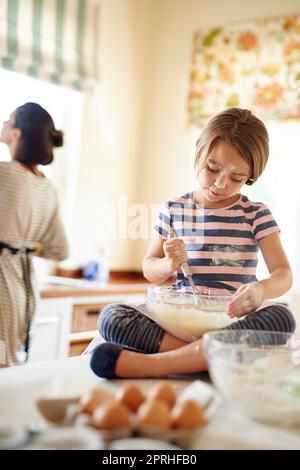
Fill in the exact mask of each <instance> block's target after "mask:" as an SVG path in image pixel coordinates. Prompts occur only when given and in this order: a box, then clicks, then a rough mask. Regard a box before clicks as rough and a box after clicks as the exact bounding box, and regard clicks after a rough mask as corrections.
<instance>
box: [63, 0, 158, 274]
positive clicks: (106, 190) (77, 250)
mask: <svg viewBox="0 0 300 470" xmlns="http://www.w3.org/2000/svg"><path fill="white" fill-rule="evenodd" d="M149 6H151V2H149V0H138V1H135V0H102V1H101V21H100V23H101V24H100V51H99V62H100V74H101V87H100V88H99V89H98V90H97V92H96V93H95V94H94V95H93V96H89V97H87V101H86V109H85V120H84V129H83V145H82V156H81V167H80V179H79V183H78V195H77V211H76V220H75V224H74V234H73V238H72V260H71V263H72V262H73V263H74V264H75V263H76V261H78V262H82V261H86V260H88V259H89V258H90V257H95V255H96V254H97V250H98V248H99V247H100V246H101V245H102V246H103V245H104V247H105V251H106V255H107V258H108V261H109V264H110V266H111V267H112V268H115V269H130V268H131V267H132V260H133V259H134V255H133V252H134V249H135V246H134V242H133V241H130V240H127V239H124V240H114V241H112V242H108V240H107V239H106V238H107V237H106V233H107V227H104V225H103V220H102V217H101V204H103V203H108V204H111V205H112V206H113V207H115V208H117V209H118V202H119V197H123V198H125V197H126V198H127V200H128V204H131V203H132V202H134V201H135V200H136V194H137V185H138V176H137V159H138V157H139V155H138V142H139V133H140V113H141V103H142V101H141V96H142V94H143V86H144V83H145V80H144V79H143V74H144V70H145V62H146V60H147V55H146V54H145V51H147V50H148V47H147V44H146V41H147V37H148V36H147V28H148V27H149V25H150V23H151V15H150V11H149ZM117 230H118V231H119V227H117ZM117 235H118V233H117ZM103 238H104V241H103V240H102V239H103ZM69 262H70V260H69Z"/></svg>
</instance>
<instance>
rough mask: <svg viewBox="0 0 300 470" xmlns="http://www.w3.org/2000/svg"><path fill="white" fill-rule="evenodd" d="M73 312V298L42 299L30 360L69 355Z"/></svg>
mask: <svg viewBox="0 0 300 470" xmlns="http://www.w3.org/2000/svg"><path fill="white" fill-rule="evenodd" d="M71 313H72V299H71V298H68V297H66V298H58V299H55V298H53V299H41V300H40V302H39V303H38V306H37V313H36V317H35V321H34V324H33V330H32V342H31V348H30V354H29V362H39V361H47V360H52V359H61V358H64V357H67V356H68V354H69V347H68V338H69V334H70V327H71Z"/></svg>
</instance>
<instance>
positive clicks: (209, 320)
mask: <svg viewBox="0 0 300 470" xmlns="http://www.w3.org/2000/svg"><path fill="white" fill-rule="evenodd" d="M197 297H198V299H199V302H197V303H196V302H195V296H194V295H193V294H192V293H191V292H189V291H187V290H186V289H180V290H176V289H174V288H170V287H157V286H155V287H151V288H149V289H148V296H147V304H148V307H149V309H150V311H151V313H152V315H153V318H154V319H157V320H158V321H160V322H162V323H163V324H162V326H166V327H170V328H172V329H173V330H176V331H177V332H179V333H180V332H183V333H187V334H189V335H192V337H193V338H194V339H197V338H201V337H202V336H203V334H204V333H206V332H207V331H211V330H217V329H220V328H224V327H225V326H227V325H230V324H231V323H232V322H233V321H235V320H233V319H232V318H230V317H229V315H228V314H227V306H228V304H229V302H230V300H231V298H232V296H231V295H230V294H229V295H216V294H214V295H212V294H205V295H204V294H199V295H198V296H197Z"/></svg>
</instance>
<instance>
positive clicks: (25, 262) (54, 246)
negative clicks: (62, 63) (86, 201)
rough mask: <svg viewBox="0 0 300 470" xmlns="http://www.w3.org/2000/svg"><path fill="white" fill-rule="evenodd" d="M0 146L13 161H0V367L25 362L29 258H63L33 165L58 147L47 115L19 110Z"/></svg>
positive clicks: (56, 222)
mask: <svg viewBox="0 0 300 470" xmlns="http://www.w3.org/2000/svg"><path fill="white" fill-rule="evenodd" d="M1 142H3V143H5V144H7V145H8V147H9V151H10V154H11V158H12V160H11V161H10V162H0V367H6V366H10V365H15V364H21V363H23V362H24V361H26V359H27V358H28V353H29V346H30V330H31V324H32V320H33V317H34V313H35V310H36V300H37V289H36V286H35V285H34V273H33V266H32V256H33V255H37V256H41V257H43V258H50V259H53V260H63V259H65V258H67V256H68V243H67V240H66V236H65V232H64V229H63V225H62V222H61V219H60V216H59V204H58V198H57V193H56V189H55V188H54V186H53V185H52V183H51V182H50V180H49V179H48V178H46V177H45V175H44V174H43V173H42V172H41V171H40V170H38V168H37V166H38V165H49V164H50V163H52V161H53V147H61V146H62V145H63V134H62V132H61V131H58V130H56V129H55V126H54V123H53V120H52V118H51V116H50V115H49V113H48V112H47V111H46V110H45V109H43V108H42V107H41V106H40V105H38V104H36V103H26V104H24V105H23V106H20V107H18V108H17V109H16V110H15V111H14V112H13V113H12V114H11V115H10V118H9V120H7V121H5V122H4V125H3V129H2V132H1Z"/></svg>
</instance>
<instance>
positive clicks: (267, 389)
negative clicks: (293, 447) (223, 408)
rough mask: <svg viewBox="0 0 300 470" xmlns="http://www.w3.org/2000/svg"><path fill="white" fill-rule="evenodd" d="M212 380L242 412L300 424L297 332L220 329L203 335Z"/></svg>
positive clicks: (298, 342) (264, 419)
mask: <svg viewBox="0 0 300 470" xmlns="http://www.w3.org/2000/svg"><path fill="white" fill-rule="evenodd" d="M204 350H205V355H206V357H207V360H208V367H209V372H210V376H211V379H212V381H213V383H214V385H215V386H216V387H217V388H218V389H219V390H220V392H221V393H222V395H223V396H224V397H225V399H227V401H229V402H230V403H231V404H232V405H233V406H234V407H236V408H237V409H238V410H239V411H241V412H242V413H243V414H245V415H247V416H249V417H251V418H254V419H257V420H259V421H264V422H268V423H272V424H279V425H284V426H291V425H299V424H300V337H299V336H298V337H297V336H295V335H293V336H292V335H291V334H289V333H276V332H270V331H254V330H222V331H215V332H209V333H206V334H205V335H204Z"/></svg>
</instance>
